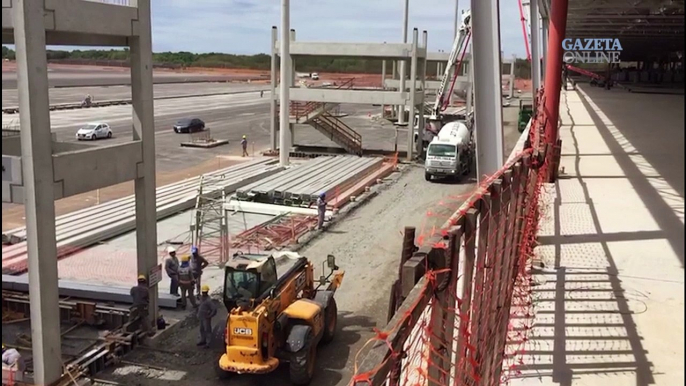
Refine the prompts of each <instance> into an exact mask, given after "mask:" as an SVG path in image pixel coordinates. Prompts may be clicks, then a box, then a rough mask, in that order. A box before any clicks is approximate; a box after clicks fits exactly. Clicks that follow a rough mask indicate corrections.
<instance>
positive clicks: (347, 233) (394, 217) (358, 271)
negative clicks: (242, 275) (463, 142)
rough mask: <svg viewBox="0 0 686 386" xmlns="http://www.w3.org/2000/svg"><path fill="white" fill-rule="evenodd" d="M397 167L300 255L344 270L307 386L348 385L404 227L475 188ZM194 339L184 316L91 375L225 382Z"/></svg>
mask: <svg viewBox="0 0 686 386" xmlns="http://www.w3.org/2000/svg"><path fill="white" fill-rule="evenodd" d="M514 121H516V113H514V114H512V113H507V114H506V123H507V125H506V126H505V131H506V143H507V148H506V149H505V150H506V153H507V154H509V151H511V149H512V148H513V147H514V145H515V143H516V141H517V139H518V137H519V133H517V130H516V126H515V125H514ZM403 168H404V172H403V173H402V174H396V175H392V176H391V177H389V179H388V180H389V182H386V183H384V184H382V185H380V186H379V187H377V188H375V189H378V194H377V195H375V196H374V197H373V198H371V199H369V200H368V201H365V203H363V204H362V205H360V207H359V208H357V209H356V210H354V211H352V212H351V213H350V214H349V215H348V216H346V217H344V218H342V219H340V221H339V222H337V223H335V224H333V225H332V226H331V227H329V228H328V229H327V230H326V231H325V232H323V233H322V234H321V235H320V236H319V237H317V238H315V239H314V240H312V241H311V242H310V243H309V244H307V245H306V246H304V248H302V249H301V250H300V251H299V253H301V254H302V255H304V256H307V257H308V258H310V259H311V260H312V261H313V262H314V263H315V266H316V267H317V269H318V271H319V269H320V267H321V264H322V262H324V261H325V259H326V256H327V254H333V255H335V256H336V259H337V264H338V265H339V266H340V267H341V269H343V270H345V271H346V275H345V279H344V281H343V286H342V288H341V289H340V291H339V292H337V294H336V299H337V303H338V309H339V332H338V335H337V337H336V339H335V340H334V342H332V343H331V344H330V345H328V346H324V347H322V348H321V351H320V354H319V355H318V365H317V367H318V370H317V375H316V378H315V379H314V381H313V383H312V384H313V385H345V384H347V382H348V381H349V378H350V376H351V375H352V373H353V370H354V361H355V354H356V353H357V352H358V351H359V350H360V349H361V348H362V347H363V346H364V344H365V342H366V341H367V340H368V339H370V338H372V337H373V336H374V331H373V329H374V328H380V327H383V326H384V325H385V323H386V317H387V311H388V310H387V308H388V300H389V290H390V286H391V284H392V283H393V281H394V280H395V279H396V276H397V273H396V272H397V270H398V263H399V256H400V243H401V240H402V230H403V228H404V227H405V226H415V227H417V229H418V232H420V233H421V232H425V233H429V232H431V230H432V228H433V227H440V226H441V225H442V224H443V223H444V222H445V221H446V219H447V218H448V217H449V216H450V215H451V214H452V213H454V212H455V210H456V209H457V208H458V207H459V205H460V204H461V203H462V202H463V201H464V199H466V198H467V197H468V196H469V195H470V194H471V193H472V191H473V190H474V188H475V184H474V180H473V179H472V180H471V181H469V180H468V181H463V182H461V183H455V182H440V181H437V182H434V183H429V182H427V181H425V180H424V169H423V167H421V166H420V165H404V166H403ZM163 223H164V222H162V223H160V225H162V224H163ZM158 228H159V227H158ZM203 281H204V282H206V283H208V284H209V285H210V286H212V288H220V287H221V284H222V274H221V270H220V269H219V268H210V269H208V270H207V271H206V273H205V274H204V275H203ZM166 288H168V287H167V283H163V284H162V285H161V289H160V291H165V290H166ZM164 313H165V314H166V315H169V317H173V318H175V319H177V318H179V317H183V316H184V315H183V313H181V314H179V312H174V313H168V312H167V311H164ZM187 314H190V311H188V312H187ZM188 316H191V315H188ZM225 317H226V310H225V309H223V307H221V311H220V314H219V315H217V317H216V318H215V323H223V321H224V319H225ZM197 338H198V325H197V321H196V319H195V318H194V317H189V318H185V320H183V321H181V322H179V323H177V324H176V325H175V326H174V327H173V328H172V329H170V330H169V331H167V332H165V333H164V334H163V335H162V336H160V338H159V339H158V340H155V341H153V343H151V345H152V348H140V349H137V350H134V351H133V352H132V353H130V354H129V355H127V356H126V358H125V359H126V360H127V361H128V362H127V363H126V364H123V365H120V366H117V367H116V368H113V369H111V370H108V371H106V372H104V373H102V374H99V375H98V377H97V378H101V379H106V380H108V381H110V382H112V381H114V382H118V383H120V384H122V385H140V386H155V385H167V384H169V382H170V381H172V378H173V379H174V380H179V381H181V382H183V384H193V385H198V386H205V385H206V386H210V385H221V384H223V383H222V382H221V381H220V380H218V379H217V378H216V376H215V374H214V371H213V367H212V364H213V361H215V360H216V359H217V353H216V352H215V351H213V350H206V349H201V348H197V347H196V345H195V343H196V342H197ZM287 372H288V371H287V368H285V369H284V368H282V367H280V368H279V369H277V371H275V372H274V373H273V374H269V375H265V376H261V377H256V376H247V375H242V376H239V377H237V378H235V379H233V380H231V381H229V382H228V384H231V385H262V384H269V385H272V386H281V385H284V386H285V385H289V384H290V383H289V382H288V374H287ZM170 374H171V375H170ZM180 384H181V383H180ZM103 385H104V383H103Z"/></svg>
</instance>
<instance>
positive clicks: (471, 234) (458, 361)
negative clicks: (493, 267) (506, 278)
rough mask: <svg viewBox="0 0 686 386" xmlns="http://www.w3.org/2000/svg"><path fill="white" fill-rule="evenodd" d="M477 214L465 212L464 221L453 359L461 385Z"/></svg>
mask: <svg viewBox="0 0 686 386" xmlns="http://www.w3.org/2000/svg"><path fill="white" fill-rule="evenodd" d="M477 214H478V212H477V211H476V209H474V208H470V209H468V210H467V213H466V215H465V220H464V239H465V243H464V244H465V245H464V248H465V252H464V270H463V272H464V274H463V277H462V280H463V284H462V296H461V297H460V298H461V299H462V305H461V307H460V312H459V316H460V323H459V335H458V337H457V353H456V354H455V357H454V362H453V368H454V369H455V383H456V384H458V385H459V384H462V383H464V381H465V380H466V379H465V376H466V374H465V370H466V366H465V360H466V358H467V342H468V340H467V339H468V332H469V322H470V319H471V307H472V300H471V299H472V279H473V276H474V264H475V260H476V230H477V227H476V217H477Z"/></svg>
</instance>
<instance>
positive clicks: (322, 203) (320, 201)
mask: <svg viewBox="0 0 686 386" xmlns="http://www.w3.org/2000/svg"><path fill="white" fill-rule="evenodd" d="M317 215H318V216H319V218H318V220H317V229H324V216H326V193H320V194H319V197H318V198H317Z"/></svg>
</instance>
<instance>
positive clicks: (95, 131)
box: [76, 122, 112, 141]
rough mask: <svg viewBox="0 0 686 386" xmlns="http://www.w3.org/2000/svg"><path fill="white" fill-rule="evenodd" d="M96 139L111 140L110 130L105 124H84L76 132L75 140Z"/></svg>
mask: <svg viewBox="0 0 686 386" xmlns="http://www.w3.org/2000/svg"><path fill="white" fill-rule="evenodd" d="M98 138H112V129H110V125H108V124H107V123H101V122H92V123H86V124H85V125H84V126H83V127H81V128H80V129H79V131H77V132H76V139H78V140H79V141H81V140H93V141H94V140H96V139H98Z"/></svg>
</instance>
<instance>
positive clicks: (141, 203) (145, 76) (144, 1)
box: [129, 0, 157, 330]
mask: <svg viewBox="0 0 686 386" xmlns="http://www.w3.org/2000/svg"><path fill="white" fill-rule="evenodd" d="M150 20H151V19H150V0H138V31H139V36H136V37H131V38H129V42H130V43H129V49H130V53H131V106H132V108H133V139H134V140H139V141H141V145H142V146H143V167H142V169H143V176H142V177H139V178H136V179H135V180H134V189H135V193H136V254H137V265H138V273H139V274H140V275H146V276H147V275H148V273H149V272H150V270H151V269H152V268H153V267H154V266H156V265H157V215H156V213H157V203H156V199H157V197H156V186H157V184H156V182H155V178H156V176H155V115H154V111H153V109H154V103H153V93H152V32H151V22H150ZM148 311H149V312H148V314H149V316H150V321H151V322H154V321H155V320H157V285H154V286H152V287H150V305H149V307H148ZM154 329H155V327H154V326H153V330H154Z"/></svg>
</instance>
